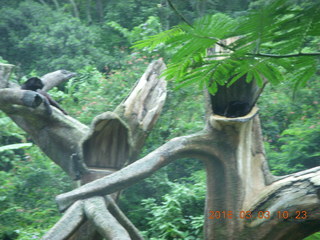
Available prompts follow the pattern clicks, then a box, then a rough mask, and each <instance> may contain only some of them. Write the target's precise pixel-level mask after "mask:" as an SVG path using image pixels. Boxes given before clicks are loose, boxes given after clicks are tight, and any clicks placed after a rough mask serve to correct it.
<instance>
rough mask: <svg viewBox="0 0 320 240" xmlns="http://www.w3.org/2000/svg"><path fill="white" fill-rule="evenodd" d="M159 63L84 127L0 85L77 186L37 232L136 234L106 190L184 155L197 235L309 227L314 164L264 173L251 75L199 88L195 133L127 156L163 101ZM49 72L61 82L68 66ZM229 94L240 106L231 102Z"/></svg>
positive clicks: (304, 232) (2, 102)
mask: <svg viewBox="0 0 320 240" xmlns="http://www.w3.org/2000/svg"><path fill="white" fill-rule="evenodd" d="M3 67H4V68H7V67H6V66H3ZM0 69H1V68H0ZM163 69H164V65H163V63H162V62H161V61H157V62H155V63H153V64H151V65H150V66H149V68H148V69H147V71H146V73H145V74H144V75H143V76H142V78H141V79H140V81H139V82H138V83H137V84H136V86H135V87H134V88H133V90H132V92H131V93H130V95H129V97H128V98H127V99H125V100H124V101H123V102H122V103H121V104H120V105H119V106H118V107H117V109H116V110H115V111H114V112H106V113H103V114H101V115H99V116H97V117H96V118H95V119H94V120H93V124H92V126H91V128H88V127H87V126H84V125H82V124H80V123H78V122H77V121H76V120H75V119H72V118H71V117H69V116H65V115H63V114H62V113H61V112H59V111H58V110H55V109H54V108H53V113H52V115H50V116H48V114H47V113H46V111H45V108H44V107H43V101H42V98H41V96H39V95H38V94H37V93H35V92H31V91H25V90H17V89H12V88H4V89H0V109H1V110H3V111H4V112H6V113H7V114H8V115H9V116H10V117H11V118H12V119H13V120H14V121H15V122H16V123H17V124H18V125H19V126H21V127H22V128H23V129H24V130H25V131H27V132H28V133H29V134H30V135H31V136H32V137H33V138H34V140H35V142H36V143H37V144H38V145H39V146H40V148H41V149H43V151H44V152H45V153H46V154H47V155H48V156H49V157H50V158H51V159H52V160H53V161H54V162H56V163H57V164H59V165H60V166H61V167H62V168H63V170H65V171H66V172H67V173H68V174H69V175H70V176H74V175H76V176H78V177H80V178H81V181H82V182H83V183H85V184H84V185H82V186H81V187H78V188H76V189H74V190H72V191H70V192H67V193H63V194H61V195H58V196H57V197H56V201H57V203H58V206H59V209H60V210H61V211H65V213H64V215H63V217H62V218H61V219H60V221H59V222H57V224H56V225H55V226H54V227H53V228H52V229H51V230H50V231H49V232H48V233H47V234H46V235H45V236H44V237H43V238H42V239H50V240H55V239H57V240H58V239H59V240H60V239H69V240H71V239H77V240H79V239H80V240H81V239H86V240H90V239H95V240H99V239H102V238H111V239H142V237H141V235H140V234H139V232H138V230H137V229H136V228H135V227H134V225H133V224H132V223H131V222H130V221H129V220H128V219H127V218H126V217H125V214H123V213H122V212H121V210H120V209H119V208H118V207H117V205H116V203H115V202H114V201H113V199H112V197H111V196H110V194H113V193H117V192H118V191H119V190H122V189H124V188H126V187H128V186H130V185H132V184H134V183H136V182H138V181H140V180H142V179H144V178H147V177H148V176H150V175H151V174H153V173H154V172H156V171H157V170H158V169H160V168H161V167H163V166H166V165H167V164H169V163H170V162H172V161H175V160H176V159H180V158H184V157H193V158H198V159H200V160H202V161H203V162H204V164H205V168H206V172H207V194H206V204H205V225H204V235H205V239H210V240H211V239H218V240H220V239H221V240H224V239H230V240H233V239H237V240H242V239H243V240H248V239H254V240H260V239H267V240H269V239H270V240H271V239H272V240H282V239H283V240H285V239H290V240H291V239H302V238H304V237H306V236H308V235H310V234H312V233H314V232H315V231H319V230H320V222H319V217H320V208H319V207H320V200H319V198H320V177H319V176H320V167H316V168H313V169H309V170H306V171H302V172H299V173H295V174H291V175H288V176H283V177H275V176H273V175H271V174H270V172H269V169H268V164H267V162H266V159H265V152H264V148H263V141H262V136H261V126H260V122H259V116H258V108H257V106H255V102H256V99H257V98H258V96H259V94H260V92H261V89H259V88H257V86H256V84H255V82H254V81H253V82H252V83H250V84H247V83H246V82H245V81H243V80H242V81H240V82H239V83H238V84H237V85H235V86H234V87H232V86H231V87H230V88H221V89H220V93H219V92H218V93H217V94H216V95H215V96H210V95H209V94H208V93H206V94H207V98H206V99H207V100H206V101H207V114H206V116H207V121H206V125H205V127H204V129H203V130H202V131H200V132H198V133H195V134H192V135H189V136H182V137H177V138H174V139H171V140H170V141H168V142H166V143H165V144H163V145H162V146H161V147H159V148H158V149H156V150H154V151H153V152H151V153H149V154H148V155H146V156H144V157H143V158H141V159H139V160H137V161H134V160H135V158H136V157H137V156H138V153H139V151H140V150H141V148H142V146H143V144H144V141H145V139H146V137H147V135H148V133H149V132H150V130H151V129H152V127H153V126H154V124H155V122H156V120H157V119H158V117H159V115H160V112H161V109H162V106H163V104H164V101H165V98H166V83H165V81H164V79H162V78H160V77H159V75H160V73H161V71H162V70H163ZM4 72H7V70H6V71H0V73H4ZM58 76H60V77H61V78H62V79H66V78H68V76H70V73H68V72H60V74H58ZM5 79H7V78H6V77H4V76H0V85H1V84H2V85H1V86H7V85H8V83H7V82H6V81H7V80H5ZM43 79H48V76H46V77H45V76H44V77H43ZM1 82H2V83H1ZM45 82H46V81H45ZM50 82H51V81H50ZM56 82H59V81H56ZM48 84H49V83H48ZM235 101H241V102H245V103H246V108H243V107H242V105H241V106H240V110H241V111H239V104H238V105H236V106H237V107H238V109H237V108H231V106H232V107H234V102H235ZM231 103H232V104H231ZM79 139H81V140H80V141H79ZM49 143H50V147H49ZM124 166H125V167H124Z"/></svg>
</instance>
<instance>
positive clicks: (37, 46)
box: [0, 1, 113, 74]
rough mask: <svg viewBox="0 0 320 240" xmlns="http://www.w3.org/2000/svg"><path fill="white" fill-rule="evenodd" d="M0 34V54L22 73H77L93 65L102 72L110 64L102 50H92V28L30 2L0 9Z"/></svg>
mask: <svg viewBox="0 0 320 240" xmlns="http://www.w3.org/2000/svg"><path fill="white" fill-rule="evenodd" d="M0 32H1V34H0V42H1V45H0V55H2V56H4V57H5V58H6V60H9V61H10V62H11V63H13V64H16V65H20V66H21V67H22V68H23V70H24V72H28V71H31V70H33V69H37V70H38V72H39V73H40V74H44V73H47V72H49V71H53V70H56V69H61V68H62V69H68V70H77V69H79V68H82V67H84V66H86V65H90V64H93V63H95V64H96V65H97V66H99V68H101V69H102V67H103V66H104V64H106V63H107V62H112V61H113V58H112V57H109V56H108V52H107V51H106V50H103V49H101V48H100V49H98V48H97V47H96V42H97V40H98V36H99V35H98V34H97V33H96V31H95V29H94V28H89V27H86V26H84V25H83V24H82V23H81V22H80V21H79V20H78V19H75V18H73V17H72V16H70V15H68V14H66V13H63V12H60V11H52V10H51V9H50V8H49V7H48V6H45V5H40V4H39V3H35V2H33V1H24V2H22V3H21V4H20V5H19V6H18V8H2V9H1V10H0Z"/></svg>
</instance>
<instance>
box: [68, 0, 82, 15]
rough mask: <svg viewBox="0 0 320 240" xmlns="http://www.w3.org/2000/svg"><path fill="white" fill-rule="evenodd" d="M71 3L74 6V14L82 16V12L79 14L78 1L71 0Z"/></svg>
mask: <svg viewBox="0 0 320 240" xmlns="http://www.w3.org/2000/svg"><path fill="white" fill-rule="evenodd" d="M69 1H70V4H71V6H72V8H73V16H74V17H76V18H80V14H79V10H78V6H77V4H76V2H75V1H74V0H69Z"/></svg>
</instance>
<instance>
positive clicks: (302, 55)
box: [247, 52, 320, 58]
mask: <svg viewBox="0 0 320 240" xmlns="http://www.w3.org/2000/svg"><path fill="white" fill-rule="evenodd" d="M247 55H249V56H254V57H270V58H291V57H316V56H320V52H314V53H294V54H284V55H277V54H268V53H252V54H251V53H248V54H247Z"/></svg>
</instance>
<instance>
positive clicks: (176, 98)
mask: <svg viewBox="0 0 320 240" xmlns="http://www.w3.org/2000/svg"><path fill="white" fill-rule="evenodd" d="M265 1H267V0H257V1H250V0H227V1H223V0H198V1H194V0H174V4H175V6H176V7H177V8H178V9H179V11H180V12H181V13H182V14H183V16H184V17H186V18H187V19H188V20H189V21H192V20H194V19H195V18H197V17H200V16H203V15H205V14H213V13H218V12H223V13H226V14H228V15H230V16H241V14H243V13H244V12H245V11H247V10H248V9H251V8H255V7H257V6H259V4H261V3H263V2H265ZM298 3H299V1H293V4H298ZM179 22H180V19H179V17H178V16H177V15H176V14H175V12H174V11H173V10H172V9H171V8H170V6H169V5H168V2H167V1H165V0H140V1H138V0H126V1H124V0H117V1H115V0H109V1H103V0H94V1H93V0H52V1H51V0H50V1H49V0H39V1H31V0H24V1H23V0H11V1H5V0H0V62H3V63H9V64H14V65H15V66H16V68H15V74H14V75H13V76H11V79H12V81H16V82H17V83H21V82H23V81H25V80H26V79H28V78H29V77H32V76H42V75H44V74H46V73H48V72H52V71H55V70H58V69H66V70H69V71H74V72H76V73H77V76H76V77H75V78H72V79H71V80H69V81H68V82H67V83H66V84H65V85H63V86H60V87H59V88H55V89H53V90H51V91H50V94H51V95H52V96H53V97H54V98H55V99H56V100H57V101H58V102H59V103H61V105H62V106H63V108H64V109H66V111H67V112H68V113H69V114H70V115H71V116H73V117H75V118H77V119H78V120H79V121H81V122H82V123H84V124H90V122H91V120H92V118H93V117H94V116H96V115H97V114H98V113H100V112H102V111H105V110H106V109H110V110H113V109H114V107H115V106H117V105H118V104H119V103H120V102H121V101H122V100H123V98H124V97H126V95H127V94H128V92H129V91H130V89H131V87H132V86H133V84H134V83H135V81H136V80H137V79H138V78H139V77H140V76H141V74H142V73H143V72H144V70H145V69H146V67H147V65H148V64H149V63H150V62H151V61H152V60H154V59H158V58H160V57H161V58H164V59H165V60H166V59H167V58H169V57H170V54H172V52H171V51H173V50H168V49H166V46H160V47H158V48H156V49H154V50H152V51H149V50H139V51H138V50H136V49H132V48H131V46H132V44H133V43H134V42H135V41H138V40H143V39H146V38H147V37H148V36H151V35H154V34H157V33H159V32H161V31H163V30H167V29H169V28H170V27H172V26H174V25H176V24H178V23H179ZM310 41H312V39H310ZM318 47H319V48H318V49H316V50H317V51H319V49H320V46H318ZM288 78H289V77H288ZM287 80H288V81H287V83H281V84H279V85H277V86H269V85H267V87H266V89H265V91H264V93H263V95H262V97H261V98H260V100H259V102H258V106H259V108H260V116H261V121H262V126H263V134H264V141H265V148H266V151H267V156H268V157H270V158H271V159H272V161H269V164H270V168H271V170H272V172H273V174H275V175H285V174H289V173H293V172H297V171H300V170H303V169H307V168H311V167H315V166H319V165H320V147H319V143H320V108H319V103H320V81H319V80H320V73H319V72H318V73H317V75H316V76H314V77H313V78H312V80H311V81H309V82H308V84H307V86H306V87H304V88H300V89H298V90H297V91H295V92H294V91H293V90H292V87H291V86H290V84H291V83H290V81H289V80H290V79H287ZM174 88H175V83H173V82H170V81H169V96H168V100H167V102H166V105H165V108H164V111H163V113H162V116H161V117H160V119H159V121H158V123H157V126H156V128H155V129H154V131H153V132H152V133H151V135H150V136H149V138H148V141H147V144H146V145H145V148H144V151H143V153H142V154H141V155H142V156H143V155H145V154H146V153H148V152H150V151H151V150H153V149H155V148H157V147H158V146H160V145H161V144H162V143H164V142H166V141H167V140H169V139H171V138H174V137H176V136H180V135H186V134H189V133H193V132H196V131H197V130H200V129H201V128H202V126H203V121H204V106H203V105H204V104H203V94H202V90H201V89H198V88H195V87H192V86H188V87H186V88H181V89H179V90H174ZM177 113H178V114H177ZM191 169H192V171H191ZM195 170H197V171H195ZM191 173H192V174H191ZM73 184H74V183H73V182H72V181H71V180H70V179H68V177H67V176H66V175H65V174H64V173H63V172H62V171H61V170H60V169H59V167H57V166H56V165H54V164H53V163H52V162H51V161H50V160H49V159H47V158H46V157H45V155H44V154H43V153H42V152H41V151H40V150H39V149H38V148H37V147H36V146H35V145H33V144H32V141H31V139H30V138H28V136H27V135H26V134H25V133H24V132H23V131H22V130H21V129H20V128H18V127H17V126H16V125H15V124H14V123H13V122H12V121H11V120H10V118H8V117H7V116H6V115H5V114H4V113H2V112H0V239H3V240H11V239H19V240H29V239H40V237H41V236H42V235H43V234H44V233H45V232H46V231H47V230H48V229H50V227H51V226H52V225H53V224H54V223H55V222H56V221H57V220H58V219H59V218H60V213H59V212H58V210H57V207H56V204H55V202H54V197H55V196H56V195H57V194H60V193H63V192H66V191H68V190H71V189H72V188H73V187H74V185H73ZM204 198H205V173H204V171H203V169H202V163H201V162H199V161H197V160H194V159H185V160H183V161H179V162H175V163H173V164H171V165H169V166H168V167H165V168H163V169H162V170H161V171H159V172H157V174H155V175H153V176H152V177H151V178H149V179H146V180H145V181H143V182H142V183H139V184H136V185H134V186H132V187H130V188H129V189H127V190H126V191H124V192H123V194H122V196H121V199H120V206H121V208H122V209H123V210H124V212H126V213H127V215H128V217H129V218H130V219H131V220H132V221H133V223H134V224H135V225H136V226H137V227H138V228H139V230H141V231H143V234H144V236H145V237H146V239H157V240H159V239H187V240H195V239H202V236H201V234H202V226H203V208H204ZM311 239H314V240H315V239H320V234H319V233H317V234H315V235H313V236H310V237H308V240H311Z"/></svg>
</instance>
